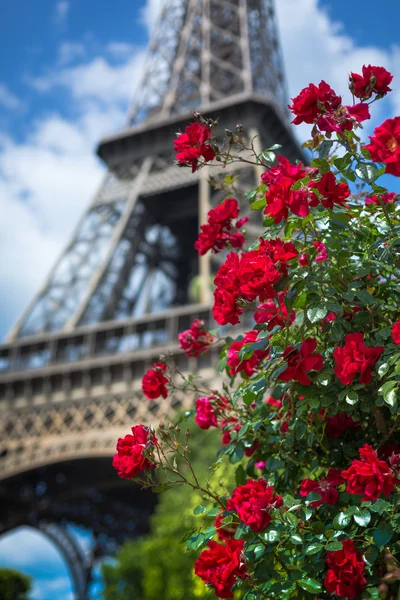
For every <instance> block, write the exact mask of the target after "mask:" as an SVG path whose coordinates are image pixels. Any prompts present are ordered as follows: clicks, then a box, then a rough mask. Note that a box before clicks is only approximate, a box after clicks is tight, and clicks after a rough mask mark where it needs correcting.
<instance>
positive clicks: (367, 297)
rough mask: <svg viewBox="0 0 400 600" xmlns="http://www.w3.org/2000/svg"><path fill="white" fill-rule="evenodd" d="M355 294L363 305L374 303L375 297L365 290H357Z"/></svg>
mask: <svg viewBox="0 0 400 600" xmlns="http://www.w3.org/2000/svg"><path fill="white" fill-rule="evenodd" d="M356 296H357V298H358V299H359V300H360V301H361V302H362V303H363V304H365V305H370V304H375V298H374V297H373V295H372V294H370V293H369V292H366V291H365V290H357V291H356Z"/></svg>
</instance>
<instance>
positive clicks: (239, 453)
mask: <svg viewBox="0 0 400 600" xmlns="http://www.w3.org/2000/svg"><path fill="white" fill-rule="evenodd" d="M243 456H244V446H243V444H242V443H240V444H238V445H237V446H235V448H234V450H233V452H232V454H231V455H230V457H229V462H231V463H232V464H233V465H234V464H236V463H238V462H240V461H241V460H242V458H243Z"/></svg>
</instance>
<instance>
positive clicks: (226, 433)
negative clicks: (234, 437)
mask: <svg viewBox="0 0 400 600" xmlns="http://www.w3.org/2000/svg"><path fill="white" fill-rule="evenodd" d="M235 423H236V425H234V424H235ZM232 425H233V427H232ZM241 428H242V426H241V425H239V424H237V419H235V418H234V417H231V418H230V419H228V420H223V421H221V429H222V445H223V446H227V445H228V444H230V443H231V431H232V430H234V431H240V430H241Z"/></svg>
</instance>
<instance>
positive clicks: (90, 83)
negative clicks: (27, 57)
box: [29, 50, 145, 106]
mask: <svg viewBox="0 0 400 600" xmlns="http://www.w3.org/2000/svg"><path fill="white" fill-rule="evenodd" d="M144 57H145V52H144V51H143V50H141V51H138V52H136V53H135V54H133V55H132V56H131V57H130V58H129V59H128V60H127V61H126V62H122V63H120V64H118V65H113V64H111V63H109V62H108V61H107V60H106V59H105V58H103V57H102V56H98V57H97V58H94V59H93V60H92V61H90V62H87V63H81V64H80V65H77V66H75V67H69V68H64V69H57V70H54V71H51V72H50V73H48V74H46V75H43V76H40V77H36V78H30V80H29V83H30V84H31V85H32V86H33V87H34V88H35V89H36V90H38V91H41V92H48V91H50V90H51V89H52V88H56V87H63V88H65V89H66V90H67V91H68V92H69V93H70V94H71V95H72V96H73V98H74V99H76V100H79V101H81V100H82V99H91V100H97V101H101V102H104V103H107V104H115V103H120V102H123V103H124V104H125V106H127V103H128V102H129V100H130V99H131V97H132V93H133V89H134V86H135V83H136V82H137V81H138V79H140V75H141V73H142V69H143V64H144Z"/></svg>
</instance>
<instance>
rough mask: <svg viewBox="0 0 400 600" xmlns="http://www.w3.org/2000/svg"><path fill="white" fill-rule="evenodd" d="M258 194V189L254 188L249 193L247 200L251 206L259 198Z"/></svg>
mask: <svg viewBox="0 0 400 600" xmlns="http://www.w3.org/2000/svg"><path fill="white" fill-rule="evenodd" d="M257 194H258V188H253V189H252V190H250V191H249V192H247V194H246V200H248V201H249V203H250V204H251V203H252V202H254V200H255V199H256V198H257Z"/></svg>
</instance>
